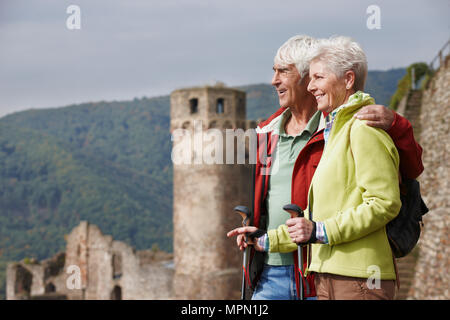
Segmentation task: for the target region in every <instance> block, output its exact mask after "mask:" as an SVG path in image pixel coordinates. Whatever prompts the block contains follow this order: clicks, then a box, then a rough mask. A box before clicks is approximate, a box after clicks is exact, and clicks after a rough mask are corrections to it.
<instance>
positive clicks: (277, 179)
mask: <svg viewBox="0 0 450 320" xmlns="http://www.w3.org/2000/svg"><path fill="white" fill-rule="evenodd" d="M290 117H291V111H290V109H289V108H287V109H286V110H285V111H284V112H283V114H282V116H281V119H280V122H279V127H278V130H279V136H280V138H279V140H278V145H277V151H276V153H275V156H274V161H275V162H274V167H273V168H276V169H277V170H276V169H273V170H272V174H271V176H270V178H269V190H268V194H267V199H266V201H267V203H266V204H267V210H268V221H267V230H271V229H277V228H278V227H279V226H280V225H282V224H285V223H286V220H287V219H289V214H288V213H287V212H286V211H284V210H283V206H284V205H286V204H289V203H291V184H292V171H293V170H294V165H295V160H296V159H297V157H298V155H299V153H300V151H301V150H302V149H303V147H304V146H305V145H306V143H307V142H308V141H309V139H310V138H311V136H312V135H313V134H314V132H316V130H317V128H318V126H319V121H320V111H317V112H316V113H315V114H314V115H313V116H312V118H311V119H310V120H309V122H308V124H307V125H306V127H305V129H304V130H303V131H302V132H300V133H299V134H297V135H295V136H292V135H288V134H287V133H286V132H285V130H284V126H285V124H286V121H287V120H289V118H290ZM276 163H278V166H276V165H275V164H276ZM265 263H267V264H269V265H276V266H280V265H292V264H294V260H293V257H292V253H279V252H275V253H270V252H269V253H267V255H266V259H265Z"/></svg>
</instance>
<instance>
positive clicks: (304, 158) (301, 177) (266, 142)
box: [249, 107, 423, 297]
mask: <svg viewBox="0 0 450 320" xmlns="http://www.w3.org/2000/svg"><path fill="white" fill-rule="evenodd" d="M284 110H286V108H283V107H282V108H280V109H278V110H277V112H275V113H274V114H273V115H272V116H270V118H269V119H267V120H266V121H264V122H262V123H260V124H259V126H258V129H259V130H258V131H259V133H258V146H257V154H258V157H257V163H256V166H255V168H254V170H255V172H254V181H253V182H254V190H253V192H254V198H253V204H252V205H253V211H252V212H253V216H252V224H253V225H254V226H255V227H258V228H260V229H263V230H266V220H267V208H266V197H267V191H268V185H269V178H270V168H271V164H272V161H271V156H272V154H274V152H275V148H276V146H277V142H278V138H279V137H278V135H277V134H274V133H272V130H271V128H270V124H271V123H272V122H273V121H274V120H275V118H277V117H279V116H280V115H281V114H282V113H283V111H284ZM394 115H395V117H394V121H393V123H392V126H391V128H390V129H389V130H388V133H389V135H390V136H391V138H392V140H393V141H394V143H395V145H396V147H397V149H398V152H399V155H400V172H401V174H402V176H403V177H407V178H411V179H414V178H417V177H418V176H419V175H420V174H421V173H422V171H423V165H422V148H421V147H420V145H419V144H418V143H417V142H416V141H415V140H414V135H413V130H412V126H411V124H410V122H409V121H408V120H407V119H405V118H403V117H401V116H400V115H398V114H397V113H394ZM323 148H324V138H323V128H322V129H321V128H319V129H318V130H317V132H315V133H314V134H313V135H312V137H311V138H310V139H309V141H308V142H307V144H306V145H305V147H304V148H303V149H302V150H301V151H300V154H299V155H298V157H297V159H296V161H295V165H294V170H293V174H292V189H291V203H295V204H297V205H298V206H300V207H301V208H302V209H303V210H304V209H306V206H307V202H308V199H307V197H308V190H309V185H310V183H311V179H312V177H313V175H314V172H315V170H316V168H317V165H318V164H319V161H320V158H321V156H322V152H323ZM286 220H287V218H286ZM296 253H297V252H293V257H294V263H295V270H297V269H298V260H297V254H296ZM306 254H307V246H303V256H304V257H306ZM263 262H264V253H261V252H257V251H255V250H254V249H252V251H251V255H250V263H249V274H250V281H251V285H252V287H253V288H255V287H256V284H257V282H258V281H259V276H260V274H261V271H262V267H263ZM305 269H306V259H304V270H305ZM307 281H308V283H309V288H310V292H309V293H307V292H306V288H305V286H303V288H304V290H305V292H304V296H305V297H314V296H316V292H315V287H314V275H313V274H310V275H308V277H307ZM295 282H296V286H297V292H299V290H298V289H299V277H298V272H295Z"/></svg>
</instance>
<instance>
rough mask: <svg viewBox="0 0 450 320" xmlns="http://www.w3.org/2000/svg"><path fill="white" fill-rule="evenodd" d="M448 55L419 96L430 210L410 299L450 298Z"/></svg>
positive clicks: (426, 198) (423, 187) (423, 181)
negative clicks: (420, 96) (420, 98)
mask: <svg viewBox="0 0 450 320" xmlns="http://www.w3.org/2000/svg"><path fill="white" fill-rule="evenodd" d="M449 88H450V56H447V57H446V59H445V60H444V61H443V63H442V64H441V66H440V68H439V69H438V70H437V72H436V74H435V75H434V76H433V78H432V80H431V82H430V83H429V84H428V87H427V89H426V90H424V91H423V94H422V104H421V114H420V123H421V133H420V144H421V145H422V147H423V156H422V159H423V163H424V167H425V170H424V172H423V174H422V175H421V176H420V177H419V182H420V183H421V192H422V196H423V198H424V201H425V203H426V204H427V206H428V208H429V209H430V211H429V212H428V213H427V214H426V215H425V216H424V224H425V227H424V229H423V232H422V235H421V238H420V241H419V258H418V261H417V264H416V273H415V278H414V283H413V285H412V288H411V290H410V293H409V298H410V299H450V292H449V288H450V281H449V280H450V279H449V278H450V274H449V265H450V247H449V245H450V243H449V225H450V208H449V198H450V188H449V181H450V168H449V161H450V159H449V150H450V136H449V124H450V121H449V120H450V90H449Z"/></svg>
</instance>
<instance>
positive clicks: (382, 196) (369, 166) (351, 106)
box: [268, 92, 401, 280]
mask: <svg viewBox="0 0 450 320" xmlns="http://www.w3.org/2000/svg"><path fill="white" fill-rule="evenodd" d="M373 103H374V100H373V98H371V97H370V96H369V95H368V94H365V93H362V92H357V93H355V94H353V95H352V96H350V98H349V100H348V102H347V103H346V104H345V105H343V106H341V107H339V110H338V112H337V114H336V117H335V120H334V123H333V127H332V129H331V132H330V136H329V138H328V142H327V144H326V146H325V150H324V153H323V155H322V159H321V160H320V163H319V165H318V167H317V170H316V172H315V174H314V177H313V179H312V181H311V185H310V189H309V196H308V198H309V204H308V209H307V211H306V212H308V210H309V209H310V210H311V211H312V214H313V220H314V221H322V222H323V223H324V225H325V229H326V232H327V236H328V241H329V242H328V244H312V245H311V250H312V252H311V260H310V261H309V262H310V264H309V267H308V270H307V272H312V271H314V272H320V273H332V274H338V275H344V276H350V277H359V278H368V277H379V278H380V279H381V280H388V279H395V269H394V264H393V257H392V253H391V248H390V246H389V242H388V239H387V236H386V228H385V226H386V224H387V223H388V222H389V221H390V220H392V219H393V218H395V216H396V215H397V214H398V212H399V210H400V206H401V202H400V191H399V181H398V166H399V156H398V152H397V149H396V147H395V145H394V143H393V142H392V140H391V138H390V137H389V135H388V134H387V133H386V132H385V131H383V130H381V129H376V128H373V127H369V126H367V125H366V124H364V122H363V121H360V120H357V119H355V118H353V115H354V114H355V113H356V112H357V111H358V110H359V109H360V108H361V107H362V106H364V105H368V104H373ZM268 235H269V243H270V248H269V250H270V251H280V252H289V251H292V249H293V246H294V245H295V244H294V243H293V242H292V241H291V240H290V238H289V234H288V233H287V228H286V226H285V225H284V226H280V227H279V228H278V229H277V230H271V231H269V233H268ZM374 272H375V273H374Z"/></svg>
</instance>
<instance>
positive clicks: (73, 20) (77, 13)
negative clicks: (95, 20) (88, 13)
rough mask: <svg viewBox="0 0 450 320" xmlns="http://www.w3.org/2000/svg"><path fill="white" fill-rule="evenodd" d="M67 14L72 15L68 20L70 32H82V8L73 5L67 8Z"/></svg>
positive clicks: (67, 24) (67, 25)
mask: <svg viewBox="0 0 450 320" xmlns="http://www.w3.org/2000/svg"><path fill="white" fill-rule="evenodd" d="M66 13H67V14H70V16H69V17H67V20H66V27H67V29H69V30H80V29H81V9H80V6H77V5H75V4H71V5H70V6H68V7H67V9H66Z"/></svg>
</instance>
